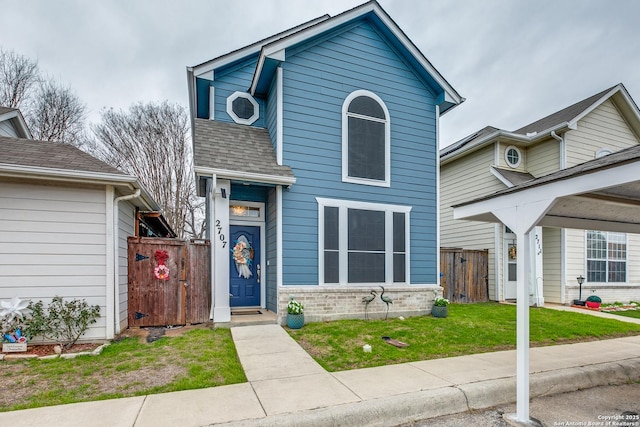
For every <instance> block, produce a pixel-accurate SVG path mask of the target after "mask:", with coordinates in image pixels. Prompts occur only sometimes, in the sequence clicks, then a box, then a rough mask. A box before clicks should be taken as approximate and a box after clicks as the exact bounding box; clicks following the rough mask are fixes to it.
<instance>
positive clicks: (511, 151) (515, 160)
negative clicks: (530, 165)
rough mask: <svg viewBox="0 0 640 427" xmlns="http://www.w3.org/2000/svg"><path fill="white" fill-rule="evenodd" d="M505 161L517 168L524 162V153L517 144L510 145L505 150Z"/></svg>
mask: <svg viewBox="0 0 640 427" xmlns="http://www.w3.org/2000/svg"><path fill="white" fill-rule="evenodd" d="M504 161H505V162H507V165H509V166H510V167H512V168H517V167H518V166H520V163H521V162H522V153H521V152H520V149H519V148H518V147H516V146H515V145H510V146H508V147H507V148H506V149H505V150H504Z"/></svg>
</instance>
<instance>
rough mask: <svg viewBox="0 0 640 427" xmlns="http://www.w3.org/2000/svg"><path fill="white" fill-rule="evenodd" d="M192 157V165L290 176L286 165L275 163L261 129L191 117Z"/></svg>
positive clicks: (265, 135) (291, 176) (265, 133)
mask: <svg viewBox="0 0 640 427" xmlns="http://www.w3.org/2000/svg"><path fill="white" fill-rule="evenodd" d="M193 157H194V163H195V166H196V167H206V168H212V169H217V170H222V171H233V172H240V173H247V174H263V175H270V176H275V177H284V178H294V175H293V172H292V171H291V168H290V167H289V166H282V165H278V162H277V161H276V155H275V152H274V150H273V145H272V143H271V138H269V133H268V132H267V130H266V129H263V128H256V127H253V126H246V125H238V124H235V123H226V122H220V121H216V120H206V119H195V135H194V156H193ZM221 177H224V176H222V175H221Z"/></svg>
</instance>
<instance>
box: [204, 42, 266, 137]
mask: <svg viewBox="0 0 640 427" xmlns="http://www.w3.org/2000/svg"><path fill="white" fill-rule="evenodd" d="M257 60H258V57H257V55H253V56H251V57H249V58H245V59H244V60H242V61H239V62H237V63H235V64H233V65H231V66H229V67H225V68H224V69H219V70H215V77H214V78H215V80H214V81H208V80H203V79H197V80H196V86H197V94H198V102H197V109H198V111H197V113H196V116H197V117H200V118H208V117H209V90H208V86H214V87H215V88H216V90H215V100H214V108H215V112H214V114H215V119H216V120H219V121H222V122H230V123H233V119H232V118H231V116H229V114H227V98H228V97H229V96H230V95H231V94H232V93H234V92H236V91H237V92H245V93H246V92H248V89H249V87H250V86H251V80H252V78H253V73H254V71H255V68H256V64H257ZM254 99H255V100H256V102H257V103H258V106H259V108H260V115H259V118H258V120H256V121H255V122H254V123H253V124H252V126H256V127H262V128H264V127H267V105H266V102H265V100H264V99H259V98H254ZM270 108H273V107H270ZM270 120H271V121H273V120H274V118H273V116H271V118H270Z"/></svg>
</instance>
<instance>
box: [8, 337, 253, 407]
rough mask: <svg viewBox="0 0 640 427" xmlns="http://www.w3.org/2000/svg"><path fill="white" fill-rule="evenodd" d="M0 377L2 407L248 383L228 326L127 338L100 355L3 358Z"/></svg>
mask: <svg viewBox="0 0 640 427" xmlns="http://www.w3.org/2000/svg"><path fill="white" fill-rule="evenodd" d="M0 375H2V381H0V411H9V410H16V409H26V408H35V407H39V406H50V405H61V404H65V403H73V402H83V401H91V400H104V399H112V398H118V397H127V396H139V395H146V394H153V393H164V392H170V391H178V390H190V389H197V388H205V387H214V386H220V385H226V384H235V383H241V382H245V381H247V379H246V377H245V375H244V370H243V369H242V365H241V364H240V361H239V360H238V356H237V354H236V350H235V346H234V344H233V340H232V338H231V333H230V330H229V329H214V330H212V329H194V330H191V331H189V332H186V333H185V334H183V335H181V336H177V337H162V338H160V339H159V340H157V341H155V342H152V343H146V342H144V341H142V340H141V339H139V338H125V339H123V340H121V341H118V342H115V343H113V344H111V345H110V346H108V347H106V348H105V349H104V351H103V352H102V354H100V355H98V356H80V357H77V358H75V359H53V360H24V361H4V362H0Z"/></svg>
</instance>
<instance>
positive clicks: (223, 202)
mask: <svg viewBox="0 0 640 427" xmlns="http://www.w3.org/2000/svg"><path fill="white" fill-rule="evenodd" d="M188 85H189V99H190V108H191V114H192V122H193V135H194V158H195V169H196V174H197V176H198V177H199V187H200V190H201V191H200V194H201V195H203V196H204V195H206V196H207V198H208V204H207V206H208V212H209V215H208V221H209V230H211V232H212V236H211V241H212V251H213V262H212V270H213V271H212V282H213V283H212V286H213V295H214V296H213V299H214V301H213V304H214V308H213V319H214V321H216V322H227V321H229V319H230V313H231V309H234V310H236V309H239V308H254V309H255V308H267V309H269V310H271V311H274V312H277V313H278V316H279V318H280V320H282V318H283V316H286V304H287V301H288V300H289V297H290V295H291V294H293V295H295V298H296V299H298V300H300V301H302V302H303V304H304V305H305V316H306V318H307V319H309V320H321V319H337V318H345V317H362V316H363V314H364V307H365V305H364V303H363V301H362V297H363V296H368V295H370V291H371V290H372V289H374V290H376V291H377V292H378V294H380V293H381V288H380V285H382V286H384V287H385V288H386V292H387V293H386V295H387V296H390V297H391V298H392V299H393V300H394V302H393V305H392V306H391V309H392V310H391V312H390V315H395V316H399V315H410V314H424V313H428V312H429V310H430V308H431V302H432V300H433V294H434V291H437V290H438V289H439V287H438V274H439V267H438V266H439V262H438V257H439V249H438V248H439V245H438V202H437V200H438V140H437V135H438V121H439V117H440V115H441V114H443V113H444V112H446V111H448V110H449V109H451V108H453V107H455V106H456V105H457V104H459V103H461V102H462V101H463V98H462V97H460V95H459V94H458V93H457V92H456V91H455V90H454V89H453V88H452V87H451V86H450V85H449V84H448V83H447V81H446V80H445V79H444V78H443V77H442V76H441V75H440V74H439V73H438V71H437V70H436V69H435V68H434V67H433V66H432V65H431V63H429V61H428V60H427V59H426V58H425V57H424V56H423V55H422V53H421V52H420V51H419V49H418V48H417V47H416V46H415V45H414V44H413V43H412V42H411V41H410V40H409V39H408V38H407V37H406V35H405V34H404V33H403V32H402V30H400V28H398V27H397V25H396V24H395V23H394V22H393V20H392V19H391V18H390V17H389V16H388V15H387V13H386V12H385V11H384V10H383V9H382V8H381V7H380V5H379V4H378V3H377V2H375V1H371V2H368V3H365V4H363V5H361V6H358V7H356V8H354V9H351V10H348V11H346V12H344V13H341V14H339V15H337V16H334V17H329V16H322V17H320V18H318V19H316V20H313V21H310V22H307V23H305V24H302V25H300V26H298V27H295V28H292V29H290V30H288V31H284V32H282V33H279V34H276V35H274V36H272V37H269V38H267V39H264V40H261V41H259V42H257V43H255V44H252V45H250V46H247V47H244V48H241V49H238V50H235V51H233V52H231V53H229V54H226V55H223V56H221V57H218V58H216V59H213V60H211V61H208V62H205V63H203V64H200V65H197V66H194V67H190V68H188ZM385 309H386V305H385V304H384V303H383V302H382V301H381V300H380V298H376V299H375V300H374V302H372V304H370V306H369V312H370V313H383V314H384V311H385Z"/></svg>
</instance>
